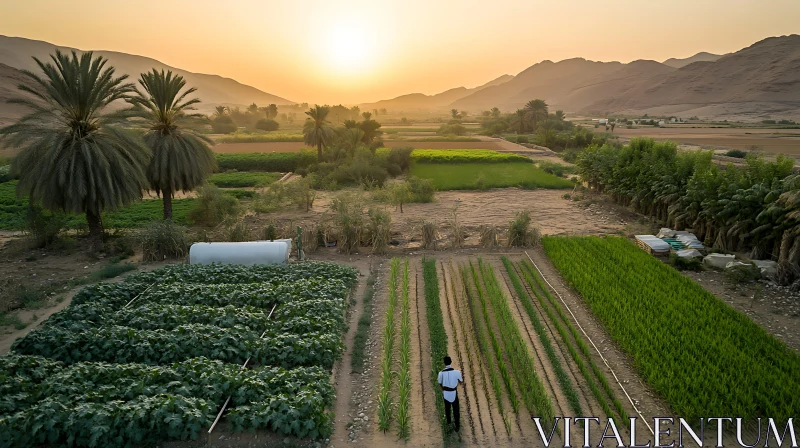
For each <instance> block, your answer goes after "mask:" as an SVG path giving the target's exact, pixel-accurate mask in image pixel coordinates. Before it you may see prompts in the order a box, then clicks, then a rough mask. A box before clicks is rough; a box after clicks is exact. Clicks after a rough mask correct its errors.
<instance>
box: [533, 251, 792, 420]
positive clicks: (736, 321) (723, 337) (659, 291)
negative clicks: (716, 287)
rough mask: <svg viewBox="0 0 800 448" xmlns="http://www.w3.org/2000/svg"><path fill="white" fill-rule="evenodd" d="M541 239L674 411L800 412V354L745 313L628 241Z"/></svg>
mask: <svg viewBox="0 0 800 448" xmlns="http://www.w3.org/2000/svg"><path fill="white" fill-rule="evenodd" d="M543 244H544V249H545V251H546V253H547V256H548V257H549V258H550V259H551V260H552V261H553V264H554V265H555V267H556V268H557V269H558V270H559V272H560V273H561V275H562V276H563V277H564V278H565V279H566V280H567V282H569V284H570V285H572V287H573V288H575V289H576V290H577V291H578V292H579V293H580V294H581V295H582V296H583V298H584V300H585V301H586V303H587V304H588V305H589V307H590V308H591V310H592V312H593V313H594V314H595V316H597V318H598V319H599V320H600V322H601V323H602V324H603V325H604V326H605V328H606V329H607V330H608V332H609V334H610V335H611V337H612V338H613V339H614V341H615V342H616V343H618V344H619V345H620V346H621V347H622V348H623V350H625V351H626V352H627V353H628V354H629V355H630V356H631V357H632V358H633V361H634V364H635V365H636V367H637V369H638V370H639V372H640V374H641V375H642V377H643V378H644V379H645V381H647V382H648V383H649V384H650V386H652V387H653V389H654V390H655V391H656V392H658V393H659V394H660V395H661V396H662V397H664V399H665V400H666V401H667V403H668V404H669V406H670V407H671V408H672V410H673V411H674V412H675V413H676V415H680V416H682V417H684V418H686V419H687V420H691V419H697V418H700V417H707V416H712V415H713V416H716V415H730V416H737V417H742V418H745V419H746V420H747V419H754V418H757V417H772V418H775V419H781V420H785V419H786V418H789V417H796V416H797V410H798V409H800V394H798V393H797V391H800V375H798V373H797V372H800V355H798V354H797V352H794V351H792V350H791V349H789V348H788V347H787V346H786V345H785V344H783V343H782V342H781V341H779V340H778V339H776V338H775V337H774V336H772V335H770V334H768V333H767V332H766V331H765V330H764V329H763V328H761V327H759V326H758V325H757V324H755V323H754V322H753V321H752V320H750V318H748V317H747V316H746V315H744V314H742V313H741V312H739V311H737V310H735V309H734V308H732V307H731V306H729V305H728V304H726V303H724V302H723V301H721V300H719V299H718V298H717V297H715V296H714V295H712V294H711V293H709V292H708V291H706V290H705V289H703V288H702V287H701V286H700V285H698V284H697V283H695V282H694V281H693V280H691V279H690V278H688V277H684V276H683V275H681V274H680V273H679V272H678V271H676V270H674V269H673V268H671V267H669V266H667V265H665V264H664V263H662V262H660V261H658V260H656V259H655V258H654V257H652V256H650V255H648V254H647V253H645V252H644V251H642V250H641V249H639V248H638V247H636V246H635V245H634V244H633V243H631V242H630V241H627V240H626V239H624V238H620V237H607V238H599V237H545V238H544V239H543Z"/></svg>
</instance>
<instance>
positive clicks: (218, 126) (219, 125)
mask: <svg viewBox="0 0 800 448" xmlns="http://www.w3.org/2000/svg"><path fill="white" fill-rule="evenodd" d="M211 129H212V130H213V131H214V133H215V134H231V133H233V132H235V131H236V129H237V128H236V123H234V122H233V119H232V118H231V117H229V116H227V115H221V116H219V117H216V118H214V119H213V120H211Z"/></svg>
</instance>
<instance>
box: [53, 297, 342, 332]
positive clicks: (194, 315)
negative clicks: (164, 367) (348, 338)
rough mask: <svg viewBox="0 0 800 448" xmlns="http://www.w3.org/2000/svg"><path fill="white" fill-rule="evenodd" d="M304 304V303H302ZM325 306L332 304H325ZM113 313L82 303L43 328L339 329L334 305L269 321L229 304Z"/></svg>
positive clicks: (160, 306)
mask: <svg viewBox="0 0 800 448" xmlns="http://www.w3.org/2000/svg"><path fill="white" fill-rule="evenodd" d="M301 303H305V302H301ZM325 303H326V304H333V303H334V302H333V301H327V302H325ZM138 305H139V306H136V307H134V306H131V307H129V308H122V309H119V310H115V309H114V308H112V307H109V306H103V305H102V304H98V305H92V304H81V305H76V306H74V307H70V308H69V309H67V310H65V311H63V312H61V313H58V314H57V315H54V316H53V318H51V319H48V320H47V322H46V324H45V325H46V326H58V327H62V328H66V329H69V330H71V331H80V330H82V329H89V328H96V327H101V326H106V325H117V326H124V327H129V328H135V329H137V330H172V329H175V328H177V327H179V326H182V325H188V324H200V325H213V326H215V327H220V328H232V327H235V326H246V327H248V328H250V329H251V330H253V331H262V330H272V331H282V332H292V331H294V332H301V331H309V332H330V333H337V332H339V331H341V330H342V329H343V328H342V327H341V324H342V321H341V319H339V320H337V319H336V315H335V314H332V312H333V311H334V310H335V308H334V307H333V306H328V307H326V309H325V311H326V313H325V314H321V315H316V316H315V317H314V318H313V319H312V318H309V314H308V313H307V312H305V311H304V310H303V309H302V308H300V307H292V308H291V310H290V311H292V310H293V311H297V312H298V313H292V314H294V315H288V313H287V312H286V311H287V310H283V309H282V310H281V311H283V312H282V313H281V315H280V317H278V316H273V318H272V319H270V318H269V314H268V313H267V312H266V311H265V310H262V309H260V308H255V307H249V306H241V307H240V306H235V305H228V306H225V307H211V306H207V305H168V304H164V303H149V302H145V303H141V304H138Z"/></svg>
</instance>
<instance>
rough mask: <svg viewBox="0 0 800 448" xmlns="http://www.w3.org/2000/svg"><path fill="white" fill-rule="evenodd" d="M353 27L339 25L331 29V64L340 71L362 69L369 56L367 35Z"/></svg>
mask: <svg viewBox="0 0 800 448" xmlns="http://www.w3.org/2000/svg"><path fill="white" fill-rule="evenodd" d="M359 31H360V30H358V29H357V28H355V27H352V26H347V25H339V26H337V27H335V28H334V29H333V30H332V31H331V35H330V43H329V45H330V47H329V55H330V60H331V63H332V65H333V66H334V67H335V68H336V69H337V70H340V71H342V72H347V73H351V72H352V71H354V70H357V69H363V68H364V66H365V65H366V62H367V60H368V58H369V57H370V51H369V46H370V45H369V36H365V35H364V34H362V33H360V32H359Z"/></svg>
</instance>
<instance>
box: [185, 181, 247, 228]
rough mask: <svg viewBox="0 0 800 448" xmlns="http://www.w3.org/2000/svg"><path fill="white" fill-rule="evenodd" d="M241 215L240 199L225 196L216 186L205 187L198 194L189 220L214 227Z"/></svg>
mask: <svg viewBox="0 0 800 448" xmlns="http://www.w3.org/2000/svg"><path fill="white" fill-rule="evenodd" d="M241 213H242V210H241V208H240V207H239V200H238V199H236V198H235V197H233V196H231V195H228V194H225V193H224V192H223V191H222V190H220V189H219V188H218V187H216V186H214V185H204V186H202V187H201V188H200V189H199V190H198V192H197V200H196V201H195V203H194V208H192V210H191V211H190V212H189V215H188V218H189V220H190V221H192V222H194V223H198V224H202V225H204V226H207V227H214V226H217V225H219V224H220V223H222V222H223V221H225V220H226V219H231V218H236V217H238V216H239V215H240V214H241Z"/></svg>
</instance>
